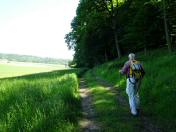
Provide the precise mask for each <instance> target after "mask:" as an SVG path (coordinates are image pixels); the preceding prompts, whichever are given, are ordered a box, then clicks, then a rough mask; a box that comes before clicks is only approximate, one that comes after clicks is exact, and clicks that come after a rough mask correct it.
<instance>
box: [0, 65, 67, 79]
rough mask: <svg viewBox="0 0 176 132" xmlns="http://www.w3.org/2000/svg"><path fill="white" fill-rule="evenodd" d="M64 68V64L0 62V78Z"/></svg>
mask: <svg viewBox="0 0 176 132" xmlns="http://www.w3.org/2000/svg"><path fill="white" fill-rule="evenodd" d="M59 69H65V66H64V65H54V64H53V65H52V64H50V65H49V64H37V63H19V62H10V63H2V62H1V63H0V78H4V77H14V76H21V75H26V74H33V73H40V72H48V71H53V70H59Z"/></svg>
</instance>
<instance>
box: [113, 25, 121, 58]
mask: <svg viewBox="0 0 176 132" xmlns="http://www.w3.org/2000/svg"><path fill="white" fill-rule="evenodd" d="M114 39H115V46H116V50H117V54H118V58H121V51H120V46H119V42H118V34H117V29H116V28H115V29H114Z"/></svg>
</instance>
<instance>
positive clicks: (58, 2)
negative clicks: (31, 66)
mask: <svg viewBox="0 0 176 132" xmlns="http://www.w3.org/2000/svg"><path fill="white" fill-rule="evenodd" d="M78 2H79V0H0V53H15V54H24V55H34V56H40V57H52V58H62V59H72V58H73V54H74V51H70V50H68V48H67V44H66V43H65V40H64V37H65V34H67V33H69V32H70V31H71V26H70V23H71V21H72V19H73V18H74V16H75V15H76V8H77V6H78Z"/></svg>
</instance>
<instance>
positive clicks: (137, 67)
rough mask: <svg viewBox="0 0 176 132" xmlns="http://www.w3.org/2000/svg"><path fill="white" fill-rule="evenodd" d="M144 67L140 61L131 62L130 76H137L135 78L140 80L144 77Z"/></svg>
mask: <svg viewBox="0 0 176 132" xmlns="http://www.w3.org/2000/svg"><path fill="white" fill-rule="evenodd" d="M144 74H145V72H144V69H143V68H142V65H141V63H140V62H139V61H136V60H135V61H131V64H130V74H129V77H133V78H135V80H140V79H142V78H143V77H144Z"/></svg>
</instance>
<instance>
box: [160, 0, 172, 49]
mask: <svg viewBox="0 0 176 132" xmlns="http://www.w3.org/2000/svg"><path fill="white" fill-rule="evenodd" d="M162 4H163V20H164V29H165V35H166V43H167V45H168V50H169V52H172V47H171V40H170V35H169V28H168V21H167V14H166V2H165V0H162Z"/></svg>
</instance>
